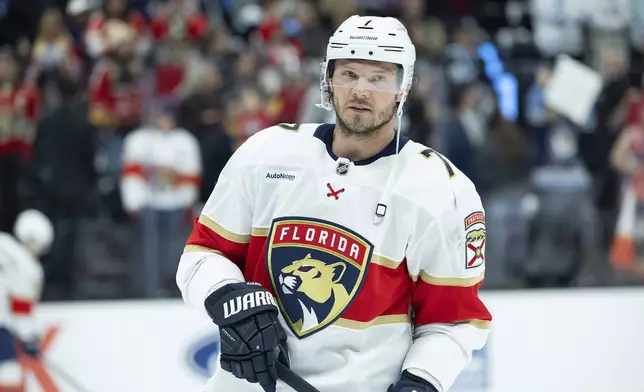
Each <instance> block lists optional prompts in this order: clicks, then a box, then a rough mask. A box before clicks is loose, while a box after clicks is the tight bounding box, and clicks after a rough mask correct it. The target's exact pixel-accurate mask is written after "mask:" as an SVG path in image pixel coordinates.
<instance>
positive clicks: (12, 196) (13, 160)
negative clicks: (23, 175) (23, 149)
mask: <svg viewBox="0 0 644 392" xmlns="http://www.w3.org/2000/svg"><path fill="white" fill-rule="evenodd" d="M19 183H20V163H19V159H18V157H16V156H14V155H9V156H0V231H4V232H9V233H11V232H12V231H13V224H14V222H15V221H16V217H17V216H18V213H19V212H20V197H19V195H18V184H19Z"/></svg>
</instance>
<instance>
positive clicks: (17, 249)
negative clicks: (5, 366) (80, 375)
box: [0, 232, 44, 341]
mask: <svg viewBox="0 0 644 392" xmlns="http://www.w3.org/2000/svg"><path fill="white" fill-rule="evenodd" d="M43 279H44V272H43V269H42V266H41V265H40V262H39V261H38V260H36V259H35V258H34V256H33V255H32V254H31V253H30V252H29V250H28V249H27V248H25V246H24V245H22V244H21V243H20V242H18V241H17V240H16V239H15V238H14V237H13V236H12V235H10V234H7V233H3V232H0V328H2V327H5V328H8V329H9V330H10V331H12V332H13V333H14V334H16V336H17V337H19V338H20V339H21V340H23V341H31V340H32V339H35V338H36V337H37V336H38V331H37V326H36V323H35V321H34V317H33V316H34V308H35V306H36V303H37V302H38V301H40V296H41V294H42V289H43Z"/></svg>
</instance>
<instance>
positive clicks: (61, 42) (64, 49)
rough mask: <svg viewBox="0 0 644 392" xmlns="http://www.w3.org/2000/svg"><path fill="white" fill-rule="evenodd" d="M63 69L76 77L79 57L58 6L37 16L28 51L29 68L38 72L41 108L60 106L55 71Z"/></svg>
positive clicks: (47, 108)
mask: <svg viewBox="0 0 644 392" xmlns="http://www.w3.org/2000/svg"><path fill="white" fill-rule="evenodd" d="M62 67H64V68H66V71H65V72H66V73H67V74H68V75H70V77H73V78H74V80H78V77H79V76H80V74H79V71H80V68H79V63H78V56H77V53H76V50H75V46H74V41H73V39H72V36H71V35H70V34H69V33H68V31H67V27H66V26H65V24H64V21H63V14H62V13H61V12H60V10H59V9H58V8H48V9H47V10H45V12H44V13H43V15H42V17H41V19H40V26H39V27H38V33H37V35H36V39H35V40H34V43H33V47H32V52H31V70H30V71H29V72H33V74H34V75H38V77H37V78H38V80H39V85H40V89H41V91H42V93H43V110H44V111H46V112H48V111H50V110H53V109H55V108H56V107H57V106H58V105H60V101H61V97H60V95H61V93H60V92H59V91H58V89H57V85H58V84H57V81H56V72H57V71H58V70H59V69H60V68H62Z"/></svg>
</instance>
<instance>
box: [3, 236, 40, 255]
mask: <svg viewBox="0 0 644 392" xmlns="http://www.w3.org/2000/svg"><path fill="white" fill-rule="evenodd" d="M0 249H2V250H4V251H5V252H6V254H8V255H9V257H10V258H11V259H12V260H13V261H14V262H20V260H30V259H33V256H32V255H31V253H30V252H29V251H28V250H27V248H26V247H25V246H24V245H23V244H22V243H20V241H18V240H17V239H16V238H15V237H14V236H12V235H11V234H9V233H4V232H0Z"/></svg>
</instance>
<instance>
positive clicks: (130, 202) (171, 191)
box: [121, 128, 201, 211]
mask: <svg viewBox="0 0 644 392" xmlns="http://www.w3.org/2000/svg"><path fill="white" fill-rule="evenodd" d="M200 182H201V151H200V149H199V142H198V141H197V139H196V138H195V137H194V136H193V135H192V134H191V133H190V132H188V131H186V130H185V129H173V130H170V131H161V130H157V129H149V128H141V129H137V130H135V131H134V132H132V133H131V134H130V135H128V137H127V138H126V139H125V142H124V147H123V179H122V182H121V194H122V199H123V206H124V208H125V209H126V210H127V211H138V210H140V209H141V208H145V207H149V208H154V209H162V210H170V209H179V208H187V207H191V206H192V205H193V203H194V202H195V201H196V200H197V197H198V195H199V184H200Z"/></svg>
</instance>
